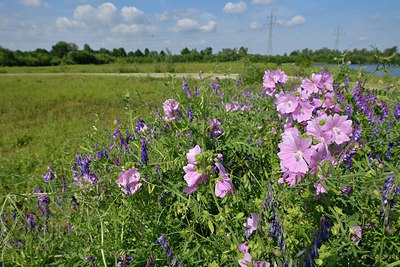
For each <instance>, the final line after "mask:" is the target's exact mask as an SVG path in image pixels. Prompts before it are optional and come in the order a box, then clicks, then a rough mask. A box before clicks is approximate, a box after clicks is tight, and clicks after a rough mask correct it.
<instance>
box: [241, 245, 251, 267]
mask: <svg viewBox="0 0 400 267" xmlns="http://www.w3.org/2000/svg"><path fill="white" fill-rule="evenodd" d="M239 252H241V253H243V254H244V255H243V258H242V259H240V260H238V263H239V265H240V267H247V266H248V265H247V264H248V263H251V255H250V253H249V246H248V245H247V242H244V243H242V244H240V245H239Z"/></svg>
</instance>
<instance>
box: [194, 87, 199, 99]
mask: <svg viewBox="0 0 400 267" xmlns="http://www.w3.org/2000/svg"><path fill="white" fill-rule="evenodd" d="M199 94H200V90H199V88H197V86H195V87H194V96H195V97H198V96H199Z"/></svg>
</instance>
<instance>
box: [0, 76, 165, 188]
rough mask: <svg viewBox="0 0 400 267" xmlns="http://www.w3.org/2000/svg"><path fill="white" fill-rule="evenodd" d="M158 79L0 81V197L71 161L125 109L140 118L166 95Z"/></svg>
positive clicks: (23, 78)
mask: <svg viewBox="0 0 400 267" xmlns="http://www.w3.org/2000/svg"><path fill="white" fill-rule="evenodd" d="M164 82H168V81H165V80H163V79H152V78H132V77H108V76H107V77H102V76H96V77H91V76H84V75H82V76H80V75H79V76H66V75H62V74H61V75H57V76H37V77H36V76H34V77H32V76H6V77H4V76H2V77H0V95H1V97H0V183H1V186H0V188H1V192H2V193H4V192H9V191H12V192H15V191H26V190H27V189H29V190H30V186H31V185H33V184H35V181H37V180H38V179H42V178H41V173H43V172H44V171H45V170H46V166H47V165H49V164H53V163H55V161H62V160H65V161H66V162H69V161H71V160H73V158H74V154H75V153H76V152H77V151H78V150H80V149H81V147H85V145H86V144H85V141H87V140H90V139H91V136H93V135H95V134H96V133H98V132H101V134H104V129H105V128H108V129H110V131H112V130H113V129H114V128H115V125H113V124H114V119H115V118H121V119H122V118H123V119H124V120H126V119H127V118H129V116H130V115H129V114H128V112H127V109H126V108H127V105H130V107H131V108H133V109H134V110H136V113H137V114H143V115H146V114H148V112H150V111H151V110H154V108H155V106H156V105H157V104H158V103H159V100H160V99H164V98H167V97H168V96H169V95H171V91H170V90H168V89H167V88H166V87H165V86H164Z"/></svg>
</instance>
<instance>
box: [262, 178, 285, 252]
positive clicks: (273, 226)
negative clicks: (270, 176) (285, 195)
mask: <svg viewBox="0 0 400 267" xmlns="http://www.w3.org/2000/svg"><path fill="white" fill-rule="evenodd" d="M272 185H273V183H272V182H270V184H269V186H268V189H267V193H266V196H265V198H264V202H263V206H262V211H261V214H260V216H261V221H263V220H264V219H266V220H267V221H269V222H270V225H269V227H268V229H267V231H268V232H269V233H270V234H271V235H273V236H274V237H275V238H276V239H277V240H278V246H279V248H280V250H281V251H282V254H285V253H286V242H285V241H284V240H283V231H282V230H283V227H282V223H281V220H280V219H279V215H278V213H279V203H278V202H277V201H276V200H275V197H274V190H273V188H272ZM260 230H261V231H262V228H261V227H260Z"/></svg>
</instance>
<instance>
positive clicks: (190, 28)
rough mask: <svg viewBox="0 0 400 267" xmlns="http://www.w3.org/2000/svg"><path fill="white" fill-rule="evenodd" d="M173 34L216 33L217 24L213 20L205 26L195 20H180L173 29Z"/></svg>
mask: <svg viewBox="0 0 400 267" xmlns="http://www.w3.org/2000/svg"><path fill="white" fill-rule="evenodd" d="M172 31H173V32H177V33H178V32H198V31H201V32H204V33H210V32H216V31H217V23H216V22H215V21H213V20H210V21H208V22H207V24H205V25H200V24H199V22H198V21H197V20H195V19H189V18H183V19H178V20H177V21H176V23H175V25H174V27H173V28H172Z"/></svg>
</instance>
